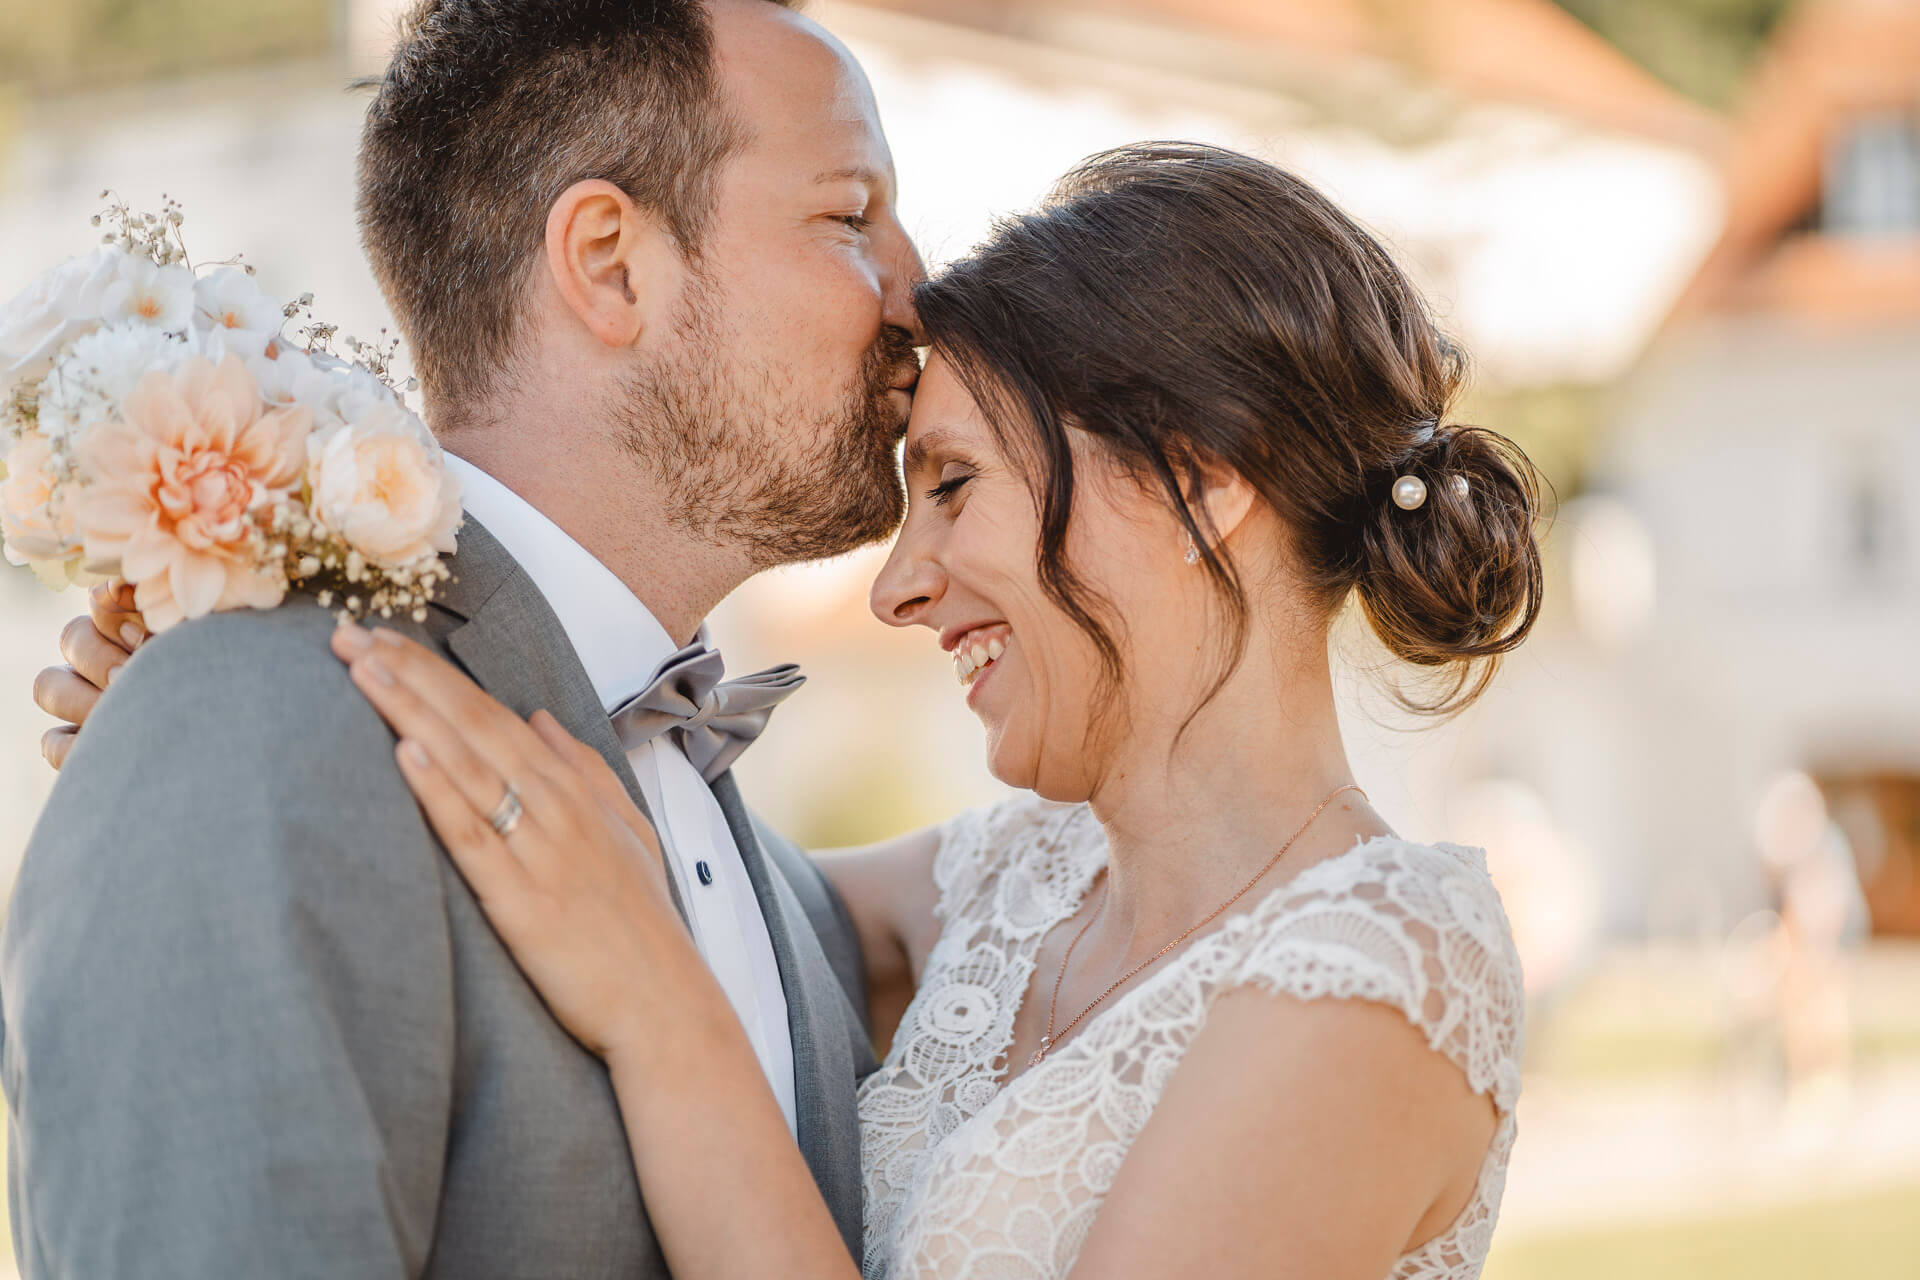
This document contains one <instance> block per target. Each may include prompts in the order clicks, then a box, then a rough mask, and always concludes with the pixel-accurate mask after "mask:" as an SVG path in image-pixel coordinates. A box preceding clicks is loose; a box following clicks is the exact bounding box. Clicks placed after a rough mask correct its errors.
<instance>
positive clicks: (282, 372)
mask: <svg viewBox="0 0 1920 1280" xmlns="http://www.w3.org/2000/svg"><path fill="white" fill-rule="evenodd" d="M207 338H208V339H209V340H210V341H212V340H219V339H220V338H221V335H220V334H219V333H218V332H215V333H210V334H208V335H207ZM246 361H247V372H249V373H251V374H252V375H253V377H254V380H255V381H256V382H258V383H259V384H260V394H261V396H263V397H264V398H265V399H266V401H267V403H268V404H277V405H294V404H303V405H306V406H307V407H308V408H309V409H311V410H312V411H313V422H314V426H315V427H318V428H325V427H330V426H339V425H341V424H342V419H341V417H340V414H339V410H338V408H337V404H338V401H339V387H338V386H337V385H336V384H337V383H339V381H340V379H339V378H337V377H334V376H333V375H332V374H329V373H328V372H327V371H326V370H324V369H322V368H321V367H320V366H319V365H317V364H315V363H314V362H313V359H312V357H310V356H308V355H307V353H306V352H304V351H301V350H300V349H299V348H297V347H289V346H286V345H284V344H283V345H281V346H280V347H279V355H277V356H275V357H274V358H273V359H271V360H269V359H268V358H267V357H266V356H264V355H254V356H248V357H246Z"/></svg>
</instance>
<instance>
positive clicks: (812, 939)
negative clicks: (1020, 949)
mask: <svg viewBox="0 0 1920 1280" xmlns="http://www.w3.org/2000/svg"><path fill="white" fill-rule="evenodd" d="M460 542H461V549H460V554H459V555H458V556H457V557H456V558H455V560H454V562H453V568H454V573H455V579H454V582H453V583H452V584H451V585H450V587H449V589H448V590H447V592H446V593H445V595H444V597H443V599H442V600H441V601H440V602H439V604H438V607H439V608H441V609H442V610H444V611H445V612H446V613H448V614H451V615H452V616H453V618H454V619H455V621H456V625H455V627H454V628H453V629H452V630H451V631H450V632H449V633H447V637H446V644H447V647H448V649H450V650H451V651H452V652H453V654H454V656H455V657H456V658H458V659H459V661H460V663H461V665H462V666H464V667H465V668H466V669H467V672H468V674H470V675H472V676H473V678H474V679H475V680H477V681H479V683H480V684H481V686H482V687H483V688H485V689H486V690H487V692H488V693H490V694H492V695H493V696H494V697H496V698H498V699H499V700H500V701H501V702H503V703H505V704H506V705H507V706H508V707H510V708H511V709H512V710H513V711H514V712H515V713H516V714H519V715H522V716H526V715H531V714H532V713H533V712H534V711H536V710H539V709H541V708H543V707H544V708H545V709H546V710H547V711H548V712H550V713H551V714H552V715H553V716H554V718H555V719H557V720H559V722H560V723H561V724H562V725H563V726H565V728H566V729H567V731H568V732H569V733H572V734H573V735H574V736H575V737H577V738H579V739H580V740H581V741H582V742H585V743H586V744H587V745H588V746H590V747H592V748H593V749H594V750H596V751H598V752H599V753H600V755H601V757H602V758H603V759H605V760H606V762H607V764H608V765H610V766H611V767H612V769H613V771H614V773H615V774H616V775H617V776H618V777H619V779H620V781H621V784H622V785H623V786H625V787H626V789H627V794H628V795H629V796H630V797H632V799H633V802H634V804H635V805H636V806H638V808H639V809H640V811H641V812H642V813H647V803H646V799H645V797H644V796H643V795H642V794H641V791H640V783H639V780H638V779H637V778H635V777H634V775H633V767H632V765H630V764H629V763H628V761H627V754H626V751H625V750H624V749H623V748H622V747H621V746H620V742H619V739H618V738H617V737H616V736H615V735H614V732H613V726H612V724H611V723H609V721H608V719H607V714H606V708H605V707H603V706H602V705H601V704H600V699H599V695H598V694H596V693H595V692H594V689H593V682H592V680H591V679H590V678H589V677H588V675H587V672H586V669H585V668H584V667H582V666H581V665H580V659H579V656H578V655H577V654H576V653H575V652H574V649H573V646H572V645H571V644H569V643H567V641H566V633H565V631H564V630H562V628H561V626H560V620H559V619H558V618H556V617H555V616H554V613H553V609H552V608H551V607H550V606H549V605H548V604H547V601H546V598H545V597H544V596H542V595H541V594H540V590H539V588H538V587H536V586H534V584H533V580H532V579H531V578H529V577H528V576H527V574H526V572H525V571H524V570H522V569H521V568H520V566H519V564H518V563H517V562H516V561H515V560H514V559H513V558H512V557H511V556H510V555H508V554H507V552H506V550H505V549H504V548H502V547H501V546H500V544H499V543H498V542H497V541H495V539H494V538H493V536H492V535H491V534H490V533H488V532H487V531H486V529H485V528H484V527H483V526H482V525H480V523H479V522H478V521H475V520H472V519H469V520H468V521H467V523H466V524H465V525H464V526H463V527H462V529H461V531H460ZM713 794H714V798H715V799H716V800H718V801H719V804H720V809H721V812H722V813H724V814H725V815H726V819H727V825H728V827H729V828H730V829H731V830H732V832H733V838H734V842H735V843H736V844H738V845H739V847H740V858H741V861H742V863H743V864H744V866H745V867H746V871H747V876H748V878H749V879H750V880H751V881H752V882H753V889H754V895H755V897H756V898H757V899H758V901H759V905H760V911H761V914H762V915H763V916H764V917H765V919H766V923H767V936H768V938H769V940H770V941H771V942H772V944H773V954H774V961H775V963H776V964H777V965H778V966H779V969H780V982H781V987H782V989H783V991H784V994H785V997H786V1001H787V1026H788V1031H789V1034H790V1036H791V1037H792V1041H793V1076H794V1081H793V1083H794V1097H795V1103H796V1107H795V1109H796V1112H797V1122H796V1123H797V1128H798V1134H797V1137H798V1140H799V1145H800V1151H801V1154H802V1155H803V1156H804V1157H805V1158H806V1161H807V1165H808V1168H809V1169H811V1170H812V1172H813V1176H814V1179H815V1181H816V1182H817V1183H818V1184H819V1186H820V1189H821V1191H822V1193H823V1194H824V1195H825V1197H826V1200H827V1203H828V1206H829V1207H830V1208H831V1210H832V1211H833V1215H834V1220H835V1223H836V1224H837V1225H838V1226H839V1228H840V1233H841V1236H842V1237H843V1238H844V1239H845V1240H846V1242H847V1247H848V1248H849V1249H850V1250H852V1252H853V1255H854V1256H855V1257H859V1256H860V1251H861V1204H860V1200H861V1187H860V1128H859V1116H858V1112H857V1110H856V1108H855V1106H854V1096H853V1090H854V1082H855V1080H856V1078H857V1075H858V1071H859V1064H857V1063H856V1062H855V1060H854V1052H853V1043H854V1039H853V1037H854V1033H853V1031H852V1030H851V1029H850V1026H849V1024H848V1021H847V1019H846V1018H845V1017H844V1016H843V1014H842V1012H841V1011H842V1009H843V1008H845V1007H846V997H845V994H844V992H843V991H842V989H841V987H840V984H839V980H838V979H837V978H836V977H835V976H834V970H833V966H832V965H831V964H830V963H829V962H828V960H827V956H826V953H825V952H824V951H822V950H821V947H820V941H819V939H818V938H817V937H816V936H815V935H814V932H813V926H812V924H811V922H810V921H809V920H808V918H807V915H806V911H805V908H803V907H802V906H801V905H800V901H799V899H798V898H797V897H796V896H795V895H794V892H793V889H792V887H791V886H789V885H788V884H787V881H786V878H785V877H784V876H782V875H781V873H780V871H779V869H778V868H777V867H775V866H774V865H773V863H772V860H771V859H770V858H768V856H767V854H766V852H765V851H764V850H763V849H762V848H761V845H760V840H759V837H758V836H757V835H756V834H755V833H754V829H753V820H752V818H751V816H750V815H749V814H748V812H747V807H746V804H745V802H744V801H742V799H741V797H740V789H739V787H738V786H737V785H736V784H735V782H734V780H733V775H732V774H731V773H727V774H723V775H722V776H721V777H720V778H719V780H718V781H716V782H715V783H714V784H713ZM648 817H649V820H651V817H652V815H651V814H649V815H648ZM667 877H668V883H669V885H670V886H671V888H672V891H673V902H674V906H675V907H676V908H677V909H678V910H679V912H680V915H681V917H682V918H683V919H684V918H685V917H686V915H687V909H686V904H685V902H684V901H683V900H682V897H681V888H680V884H679V883H678V881H677V880H675V879H674V878H673V871H672V863H671V861H670V860H669V862H668V869H667ZM862 1034H864V1033H862Z"/></svg>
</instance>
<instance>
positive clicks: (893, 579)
mask: <svg viewBox="0 0 1920 1280" xmlns="http://www.w3.org/2000/svg"><path fill="white" fill-rule="evenodd" d="M946 584H947V577H946V574H945V572H944V571H942V570H941V568H940V566H939V564H938V563H937V562H936V561H935V560H934V558H933V557H932V556H930V555H927V554H925V553H924V552H923V551H922V550H921V549H920V548H919V547H918V546H917V545H916V543H915V541H914V537H913V527H912V525H911V524H909V525H908V527H907V528H906V529H905V530H903V531H902V532H901V534H900V537H899V538H898V539H897V540H896V541H895V542H894V544H893V551H892V553H891V554H889V555H888V556H887V563H886V564H885V565H883V566H882V567H881V569H880V576H879V577H877V578H875V579H874V580H873V590H872V591H871V592H870V593H868V596H867V606H868V607H869V608H870V609H872V610H873V616H874V617H876V618H878V619H880V621H882V622H884V623H886V624H887V625H888V626H890V627H911V626H916V625H918V626H925V627H931V626H933V625H934V624H933V623H932V621H931V620H930V619H929V615H930V613H931V612H932V609H933V607H934V605H935V604H937V603H938V602H939V600H940V595H941V593H942V592H943V591H944V590H946Z"/></svg>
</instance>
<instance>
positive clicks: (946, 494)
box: [927, 471, 973, 507]
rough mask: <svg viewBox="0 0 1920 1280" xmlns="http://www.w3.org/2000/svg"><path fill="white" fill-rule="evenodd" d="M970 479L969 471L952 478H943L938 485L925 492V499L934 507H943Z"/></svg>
mask: <svg viewBox="0 0 1920 1280" xmlns="http://www.w3.org/2000/svg"><path fill="white" fill-rule="evenodd" d="M971 479H973V472H971V471H966V472H961V473H960V474H957V475H952V476H943V477H942V478H941V480H940V483H939V484H936V485H935V486H933V488H931V489H929V490H927V497H928V499H930V500H931V501H932V503H933V505H934V506H936V507H944V506H946V505H947V504H948V503H949V502H952V501H953V498H954V495H955V494H957V493H959V492H960V490H961V489H963V488H965V487H966V484H967V481H969V480H971Z"/></svg>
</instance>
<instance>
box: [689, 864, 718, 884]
mask: <svg viewBox="0 0 1920 1280" xmlns="http://www.w3.org/2000/svg"><path fill="white" fill-rule="evenodd" d="M693 870H694V872H695V874H697V875H698V876H699V877H700V883H701V884H712V883H713V868H712V867H709V866H708V865H707V864H706V863H704V862H696V863H694V864H693Z"/></svg>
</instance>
